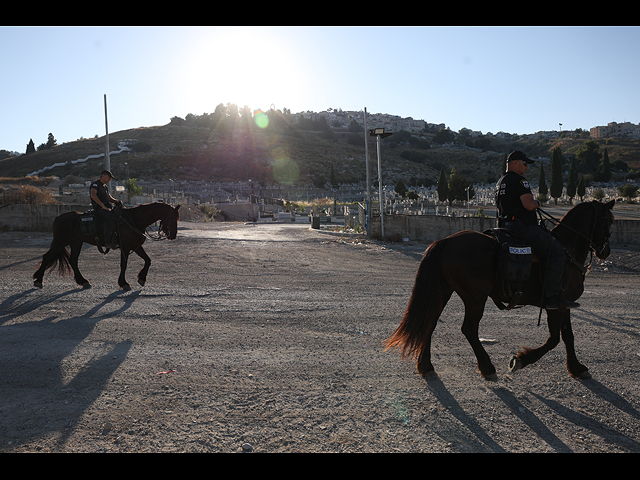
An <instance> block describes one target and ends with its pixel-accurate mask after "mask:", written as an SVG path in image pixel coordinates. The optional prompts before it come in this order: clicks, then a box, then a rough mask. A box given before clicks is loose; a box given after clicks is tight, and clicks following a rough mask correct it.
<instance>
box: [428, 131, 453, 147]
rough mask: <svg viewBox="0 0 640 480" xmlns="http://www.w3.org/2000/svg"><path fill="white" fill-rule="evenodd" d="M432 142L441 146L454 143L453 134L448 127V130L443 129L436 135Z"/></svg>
mask: <svg viewBox="0 0 640 480" xmlns="http://www.w3.org/2000/svg"><path fill="white" fill-rule="evenodd" d="M432 141H433V143H439V144H443V143H450V142H452V141H453V133H452V132H451V130H449V128H448V127H447V128H446V129H444V128H441V129H440V130H439V131H438V133H436V134H435V136H434V137H433V140H432Z"/></svg>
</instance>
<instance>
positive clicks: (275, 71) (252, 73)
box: [180, 27, 307, 113]
mask: <svg viewBox="0 0 640 480" xmlns="http://www.w3.org/2000/svg"><path fill="white" fill-rule="evenodd" d="M276 33H277V32H275V31H272V30H270V29H257V28H255V29H254V28H252V27H243V28H234V29H227V28H225V29H213V31H209V32H207V34H206V35H199V36H197V37H196V38H194V40H193V41H192V42H191V45H190V47H189V51H188V52H187V55H186V56H185V61H184V62H183V65H182V69H183V71H182V72H181V79H182V80H181V82H180V83H181V88H182V92H181V94H182V95H184V96H185V97H187V98H188V99H189V103H190V105H194V106H195V105H196V104H198V103H201V110H202V112H205V111H213V109H214V108H215V106H216V105H218V104H219V103H223V104H226V103H234V104H236V105H237V106H238V107H239V108H243V107H244V106H245V105H247V106H248V107H249V108H250V109H252V110H257V109H262V110H266V109H268V108H271V106H272V105H275V106H276V108H280V109H282V108H291V106H289V105H287V104H288V103H289V104H290V105H293V104H295V105H299V104H301V103H304V100H303V98H304V95H305V89H306V85H307V84H306V82H305V80H304V77H305V72H304V69H301V68H300V62H299V61H298V58H299V57H298V56H297V55H296V52H295V49H294V48H292V47H291V46H290V45H288V44H287V43H286V42H284V41H283V40H281V39H280V38H279V37H278V36H277V34H276ZM212 102H213V103H215V105H213V106H212V105H211V104H212ZM192 108H193V107H192ZM202 112H190V113H202Z"/></svg>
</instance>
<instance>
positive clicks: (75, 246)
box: [69, 240, 91, 288]
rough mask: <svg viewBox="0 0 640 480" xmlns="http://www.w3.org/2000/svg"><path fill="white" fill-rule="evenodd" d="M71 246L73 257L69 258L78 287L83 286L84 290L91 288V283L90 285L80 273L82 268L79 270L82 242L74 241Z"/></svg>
mask: <svg viewBox="0 0 640 480" xmlns="http://www.w3.org/2000/svg"><path fill="white" fill-rule="evenodd" d="M70 246H71V255H70V256H69V263H70V264H71V268H72V269H73V278H74V279H75V281H76V283H77V284H78V285H81V286H82V288H91V283H89V280H87V279H86V278H84V277H83V276H82V274H81V273H80V268H78V258H79V257H80V251H81V250H82V241H81V240H79V241H73V242H71V244H70Z"/></svg>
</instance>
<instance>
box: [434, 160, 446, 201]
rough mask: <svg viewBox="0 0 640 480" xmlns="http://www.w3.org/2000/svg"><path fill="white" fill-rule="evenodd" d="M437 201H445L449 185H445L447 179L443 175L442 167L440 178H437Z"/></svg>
mask: <svg viewBox="0 0 640 480" xmlns="http://www.w3.org/2000/svg"><path fill="white" fill-rule="evenodd" d="M437 190H438V200H440V201H441V202H445V201H447V199H448V197H449V184H448V183H447V177H446V176H445V174H444V167H442V168H440V178H438V186H437Z"/></svg>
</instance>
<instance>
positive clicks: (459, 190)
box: [447, 168, 476, 203]
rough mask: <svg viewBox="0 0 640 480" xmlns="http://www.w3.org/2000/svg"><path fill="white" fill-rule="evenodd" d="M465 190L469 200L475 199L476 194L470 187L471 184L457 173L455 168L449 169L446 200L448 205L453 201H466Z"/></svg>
mask: <svg viewBox="0 0 640 480" xmlns="http://www.w3.org/2000/svg"><path fill="white" fill-rule="evenodd" d="M467 189H469V193H468V195H469V197H468V198H469V199H471V198H473V197H475V195H476V192H475V191H474V190H473V187H472V186H471V182H469V180H467V179H466V178H465V176H464V175H462V174H460V173H457V172H456V169H455V168H452V169H451V175H450V176H449V194H448V195H447V198H448V199H449V203H452V202H453V201H454V200H462V201H465V202H466V201H467Z"/></svg>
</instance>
